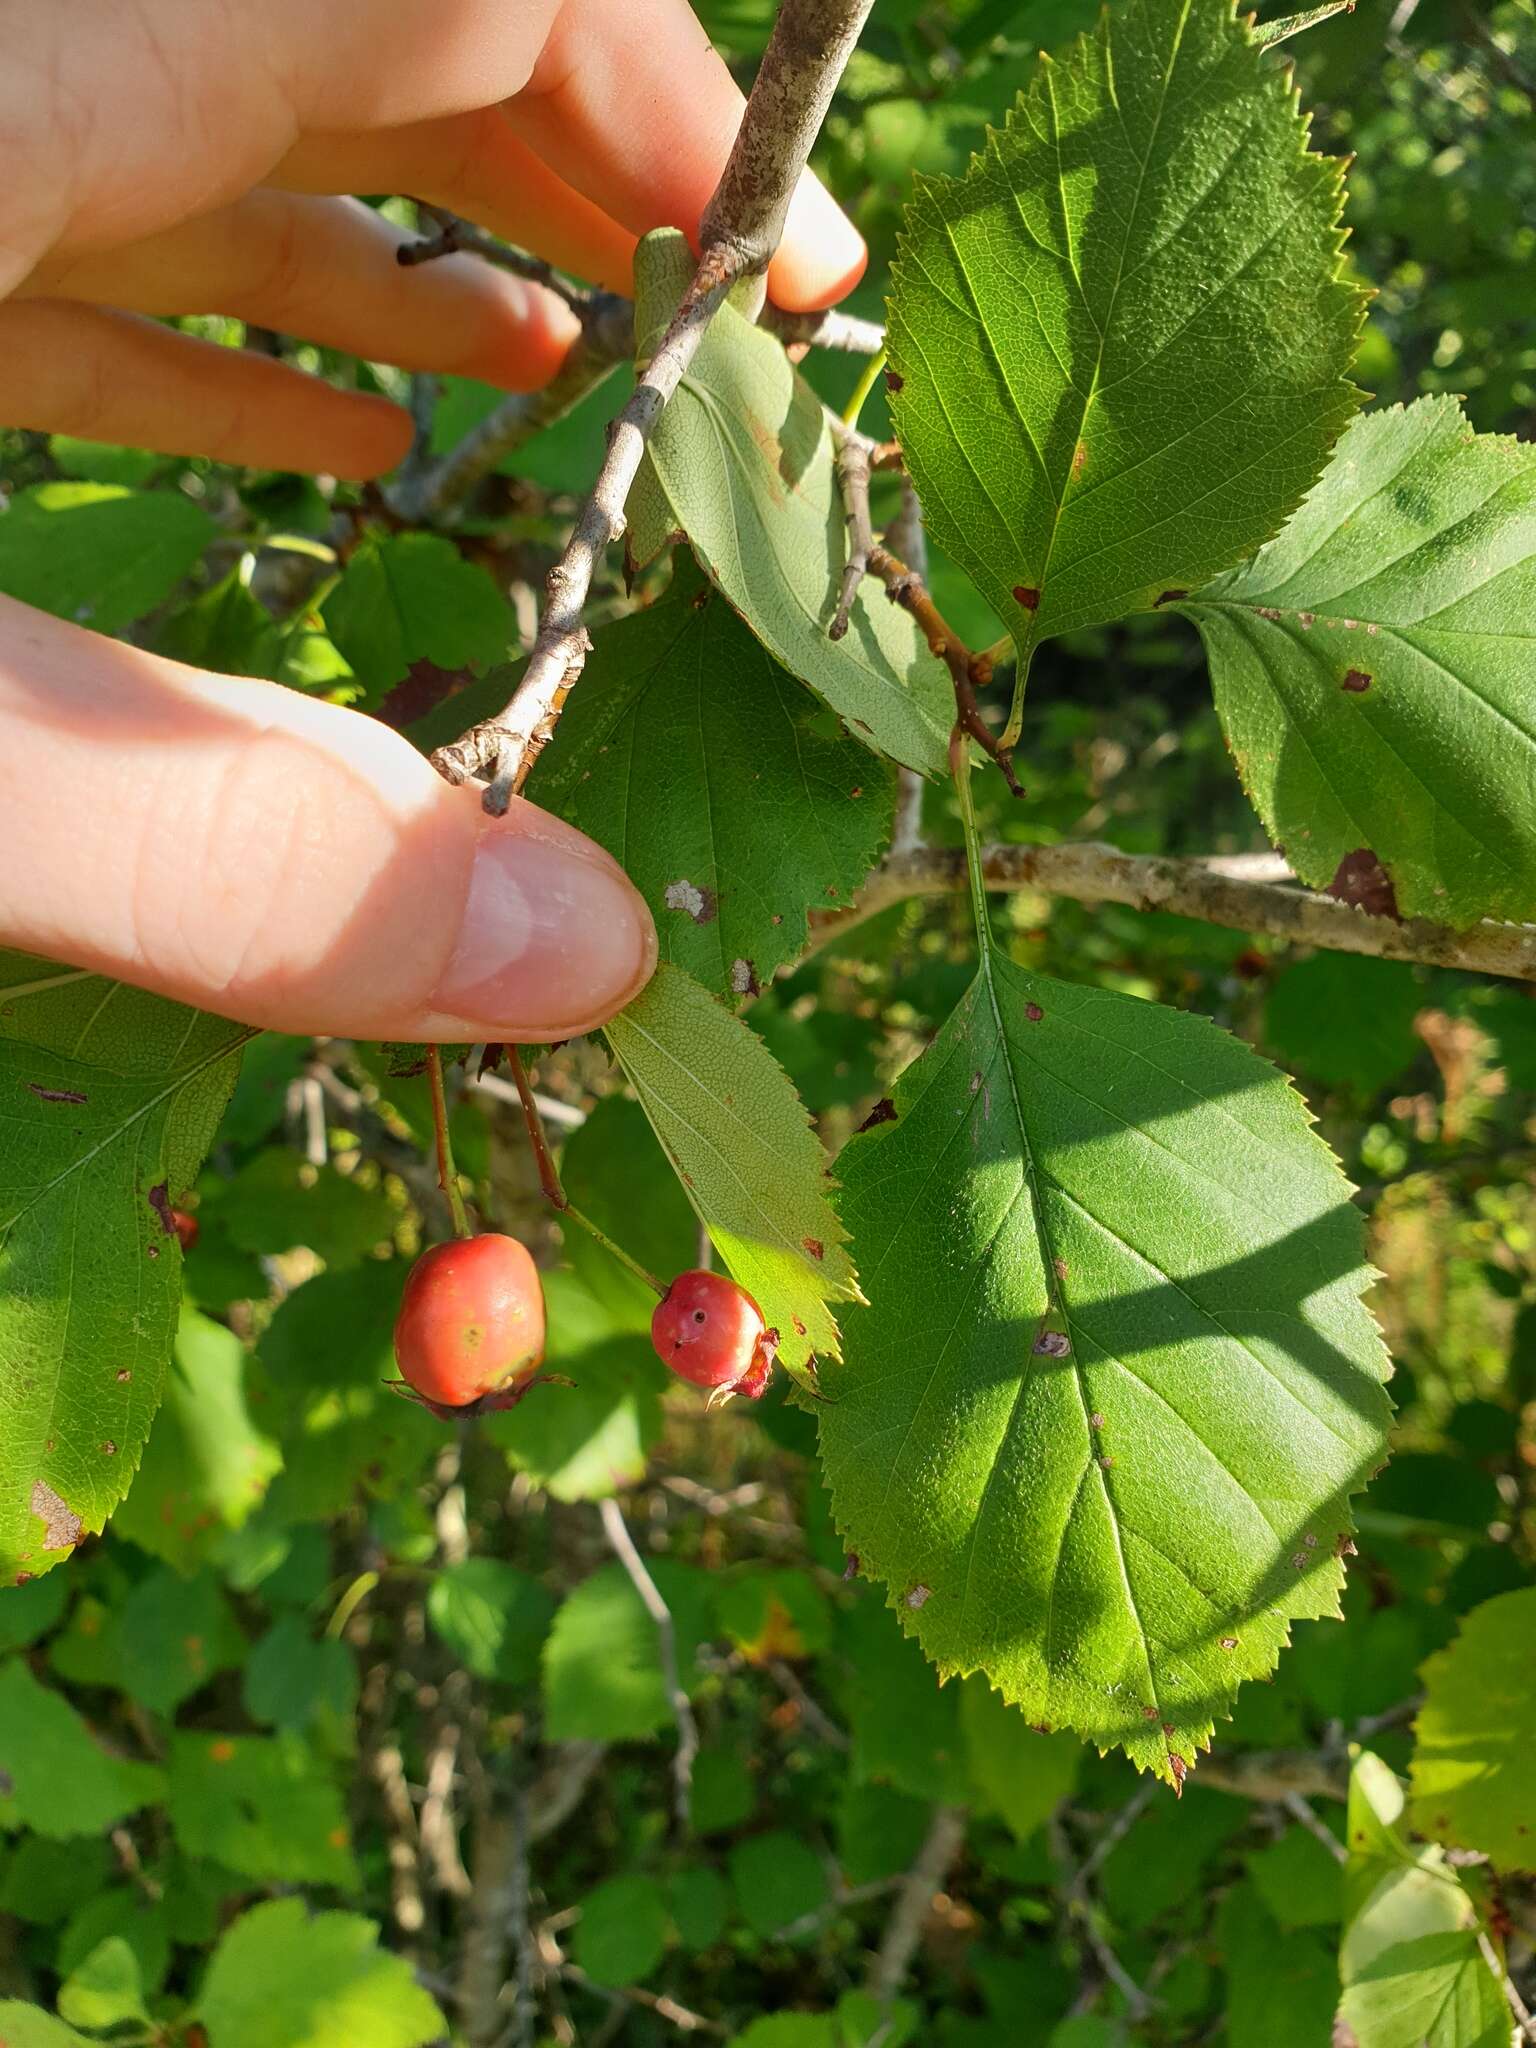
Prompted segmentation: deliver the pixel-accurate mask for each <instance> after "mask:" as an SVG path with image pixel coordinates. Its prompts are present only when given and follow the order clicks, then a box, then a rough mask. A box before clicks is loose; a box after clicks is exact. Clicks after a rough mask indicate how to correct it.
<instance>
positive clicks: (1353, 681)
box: [1339, 668, 1371, 697]
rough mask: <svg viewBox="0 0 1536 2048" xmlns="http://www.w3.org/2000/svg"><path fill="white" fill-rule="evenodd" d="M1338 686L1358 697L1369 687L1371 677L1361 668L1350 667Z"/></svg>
mask: <svg viewBox="0 0 1536 2048" xmlns="http://www.w3.org/2000/svg"><path fill="white" fill-rule="evenodd" d="M1339 687H1340V688H1341V689H1344V690H1348V691H1349V693H1350V694H1351V696H1355V697H1358V696H1359V695H1361V693H1362V692H1363V691H1365V690H1368V689H1369V688H1370V687H1371V678H1370V676H1369V675H1368V674H1367V673H1366V671H1365V670H1364V669H1363V668H1352V669H1351V670H1350V671H1349V673H1348V674H1347V675H1346V676H1345V678H1344V680H1343V682H1342V683H1341V684H1340V685H1339Z"/></svg>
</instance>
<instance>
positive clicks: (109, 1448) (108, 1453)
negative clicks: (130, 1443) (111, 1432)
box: [101, 1437, 117, 1458]
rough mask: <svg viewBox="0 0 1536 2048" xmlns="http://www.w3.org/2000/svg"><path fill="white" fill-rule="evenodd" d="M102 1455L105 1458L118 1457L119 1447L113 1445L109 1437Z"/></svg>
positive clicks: (103, 1446)
mask: <svg viewBox="0 0 1536 2048" xmlns="http://www.w3.org/2000/svg"><path fill="white" fill-rule="evenodd" d="M101 1454H102V1456H103V1457H104V1458H115V1457H116V1456H117V1445H116V1444H115V1443H113V1441H112V1439H111V1437H108V1438H107V1440H106V1442H105V1443H104V1444H103V1445H102V1447H101Z"/></svg>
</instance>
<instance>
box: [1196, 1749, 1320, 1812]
mask: <svg viewBox="0 0 1536 2048" xmlns="http://www.w3.org/2000/svg"><path fill="white" fill-rule="evenodd" d="M1193 1775H1194V1777H1195V1779H1196V1782H1197V1783H1198V1784H1201V1785H1207V1786H1210V1787H1211V1788H1212V1789H1213V1790H1215V1791H1217V1792H1235V1793H1237V1794H1238V1796H1239V1797H1240V1798H1242V1799H1253V1800H1257V1801H1258V1802H1260V1803H1261V1804H1266V1805H1275V1806H1284V1805H1285V1803H1286V1801H1287V1800H1288V1799H1289V1798H1290V1797H1291V1796H1292V1795H1293V1794H1294V1795H1295V1796H1296V1797H1298V1798H1301V1799H1337V1800H1339V1801H1340V1802H1342V1801H1344V1800H1347V1799H1348V1797H1349V1781H1348V1778H1347V1776H1346V1774H1345V1772H1344V1770H1343V1769H1342V1768H1341V1767H1337V1766H1334V1765H1331V1764H1328V1763H1325V1762H1324V1761H1323V1760H1322V1758H1320V1757H1319V1756H1317V1755H1316V1754H1314V1752H1313V1751H1311V1750H1306V1749H1249V1750H1240V1751H1238V1752H1237V1754H1236V1755H1234V1756H1229V1757H1202V1758H1201V1760H1200V1766H1199V1769H1198V1771H1197V1772H1195V1773H1194V1774H1193Z"/></svg>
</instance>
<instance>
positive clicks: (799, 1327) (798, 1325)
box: [789, 1310, 805, 1337]
mask: <svg viewBox="0 0 1536 2048" xmlns="http://www.w3.org/2000/svg"><path fill="white" fill-rule="evenodd" d="M789 1320H790V1322H791V1324H792V1325H793V1326H794V1332H795V1335H796V1336H797V1337H803V1336H804V1335H805V1325H804V1323H802V1322H801V1320H800V1318H799V1317H798V1316H797V1315H796V1314H795V1313H794V1311H793V1310H791V1311H790V1317H789Z"/></svg>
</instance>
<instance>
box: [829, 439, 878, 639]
mask: <svg viewBox="0 0 1536 2048" xmlns="http://www.w3.org/2000/svg"><path fill="white" fill-rule="evenodd" d="M837 481H838V484H839V486H840V487H841V489H842V493H843V515H844V517H845V518H846V520H847V522H848V559H847V561H846V562H845V563H844V564H843V586H842V589H841V590H840V591H839V593H838V599H837V610H836V611H835V612H834V613H833V614H832V623H831V625H830V626H828V628H827V638H828V639H829V640H841V639H842V637H843V635H844V634H845V633H846V632H847V631H848V614H849V613H850V612H851V611H852V609H853V600H854V599H855V598H856V597H857V596H858V594H859V585H860V584H861V583H862V582H863V581H864V578H865V577H866V576H867V575H868V574H869V557H870V554H871V551H872V550H873V548H874V545H875V532H874V527H873V526H872V525H871V523H870V516H869V443H868V441H867V440H866V439H865V438H864V436H863V435H862V434H840V435H839V436H838V441H837Z"/></svg>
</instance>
